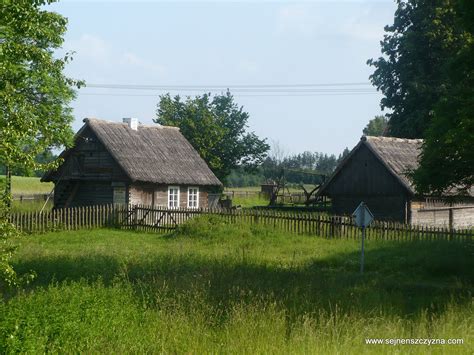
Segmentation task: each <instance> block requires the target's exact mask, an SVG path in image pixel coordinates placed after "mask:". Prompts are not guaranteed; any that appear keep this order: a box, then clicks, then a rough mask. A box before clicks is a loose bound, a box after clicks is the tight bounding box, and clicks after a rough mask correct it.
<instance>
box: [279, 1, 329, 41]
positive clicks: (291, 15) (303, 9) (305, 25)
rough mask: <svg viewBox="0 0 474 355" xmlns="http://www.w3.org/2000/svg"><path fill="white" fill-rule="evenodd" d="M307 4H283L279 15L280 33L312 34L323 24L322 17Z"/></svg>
mask: <svg viewBox="0 0 474 355" xmlns="http://www.w3.org/2000/svg"><path fill="white" fill-rule="evenodd" d="M311 10H312V9H310V8H309V7H308V6H307V5H304V4H292V5H285V6H281V7H280V8H279V10H278V15H277V30H278V32H279V33H288V32H290V33H292V32H293V33H294V32H296V33H299V34H302V35H311V34H313V33H314V32H315V31H316V28H317V27H318V26H319V25H320V24H321V18H320V17H319V16H318V14H316V13H315V11H311Z"/></svg>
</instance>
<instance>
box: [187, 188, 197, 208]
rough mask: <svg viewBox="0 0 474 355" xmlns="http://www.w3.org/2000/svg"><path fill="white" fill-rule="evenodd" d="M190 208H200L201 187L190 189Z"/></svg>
mask: <svg viewBox="0 0 474 355" xmlns="http://www.w3.org/2000/svg"><path fill="white" fill-rule="evenodd" d="M188 208H199V187H188Z"/></svg>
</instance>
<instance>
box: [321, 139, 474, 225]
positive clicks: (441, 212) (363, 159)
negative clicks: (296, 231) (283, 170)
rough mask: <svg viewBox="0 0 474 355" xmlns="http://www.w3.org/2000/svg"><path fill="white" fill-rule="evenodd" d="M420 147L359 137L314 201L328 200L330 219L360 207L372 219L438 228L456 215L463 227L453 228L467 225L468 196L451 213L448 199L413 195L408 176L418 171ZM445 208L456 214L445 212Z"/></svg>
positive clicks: (472, 217) (471, 218)
mask: <svg viewBox="0 0 474 355" xmlns="http://www.w3.org/2000/svg"><path fill="white" fill-rule="evenodd" d="M422 142H423V141H422V140H421V139H402V138H391V137H369V136H363V137H362V138H361V140H360V142H359V143H358V144H357V145H356V146H355V147H354V149H352V151H351V152H350V154H349V155H348V156H347V157H346V158H345V159H344V160H343V161H342V162H341V163H340V164H339V166H338V167H337V169H336V170H335V172H334V173H333V174H332V175H331V177H330V178H329V179H328V180H327V181H326V182H325V184H324V185H323V186H322V187H321V189H320V190H319V192H318V195H322V196H329V197H330V198H331V201H332V208H333V211H334V213H336V214H350V213H352V212H353V211H354V210H355V208H356V207H357V206H358V204H359V203H360V202H361V201H364V202H365V203H366V204H367V206H368V207H369V209H370V210H371V211H372V212H373V214H374V216H375V217H376V218H377V219H388V220H394V221H399V222H404V223H413V224H427V225H438V226H439V225H447V224H449V214H450V213H451V214H453V213H457V214H458V216H461V214H464V216H463V217H462V218H461V217H459V218H458V221H461V219H463V220H465V222H466V223H464V222H462V221H461V222H459V223H461V225H463V226H464V225H473V224H474V208H469V209H466V208H465V206H466V205H469V206H473V205H474V201H473V198H472V194H471V196H467V197H466V198H465V199H464V201H461V202H458V203H457V205H456V206H457V207H453V206H451V205H452V201H451V200H450V199H448V197H449V193H447V194H446V195H444V196H437V197H434V196H420V195H417V193H416V191H415V188H414V186H413V184H412V182H411V180H410V178H409V177H408V173H409V171H411V170H414V169H416V168H417V167H418V156H419V154H420V148H421V144H422ZM449 207H453V208H457V209H459V211H455V212H449ZM420 211H422V212H420ZM451 211H453V209H452V208H451ZM428 212H429V213H428ZM451 218H453V216H451Z"/></svg>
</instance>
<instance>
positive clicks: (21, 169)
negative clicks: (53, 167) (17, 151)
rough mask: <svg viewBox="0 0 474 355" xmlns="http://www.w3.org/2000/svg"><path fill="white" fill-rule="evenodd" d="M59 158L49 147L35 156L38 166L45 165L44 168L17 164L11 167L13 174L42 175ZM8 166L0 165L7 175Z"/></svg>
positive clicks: (0, 171) (0, 172)
mask: <svg viewBox="0 0 474 355" xmlns="http://www.w3.org/2000/svg"><path fill="white" fill-rule="evenodd" d="M57 158H58V156H57V155H55V154H53V152H52V151H51V149H47V150H45V151H44V152H42V153H40V154H38V155H37V156H36V157H35V163H36V164H38V166H43V168H41V169H42V170H36V171H35V170H33V168H32V167H31V166H24V165H17V166H15V167H13V168H12V169H11V174H12V175H16V176H26V177H33V176H36V177H41V176H43V174H44V173H45V172H46V169H45V167H47V166H48V165H50V164H51V163H53V162H54V161H55V160H56V159H57ZM5 173H6V167H5V166H0V174H1V175H5Z"/></svg>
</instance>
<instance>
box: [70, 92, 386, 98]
mask: <svg viewBox="0 0 474 355" xmlns="http://www.w3.org/2000/svg"><path fill="white" fill-rule="evenodd" d="M374 94H377V92H335V93H331V92H326V93H325V92H321V93H307V94H305V93H301V94H292V93H283V94H278V93H277V94H235V95H234V96H236V97H292V96H293V97H305V96H345V95H356V96H357V95H374ZM79 95H80V96H119V97H120V96H122V97H157V96H159V94H155V95H151V94H114V93H79Z"/></svg>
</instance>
